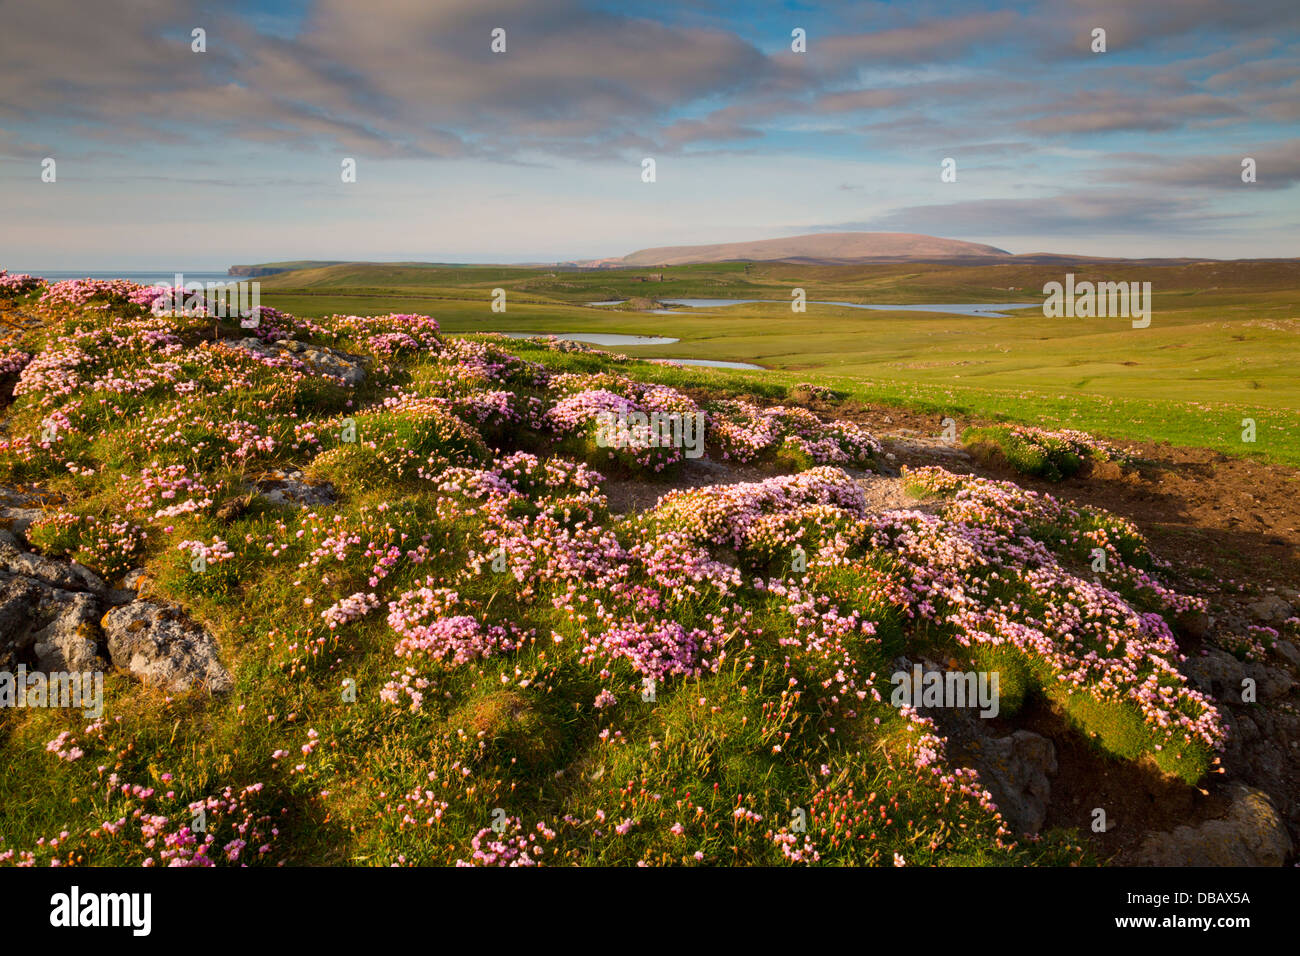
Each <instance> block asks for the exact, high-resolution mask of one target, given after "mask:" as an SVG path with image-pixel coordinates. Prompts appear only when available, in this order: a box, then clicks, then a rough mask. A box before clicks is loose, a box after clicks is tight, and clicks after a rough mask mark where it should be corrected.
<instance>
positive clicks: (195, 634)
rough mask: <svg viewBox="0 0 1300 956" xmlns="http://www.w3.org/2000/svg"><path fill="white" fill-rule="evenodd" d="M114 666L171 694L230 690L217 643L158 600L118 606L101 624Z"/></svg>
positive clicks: (197, 626)
mask: <svg viewBox="0 0 1300 956" xmlns="http://www.w3.org/2000/svg"><path fill="white" fill-rule="evenodd" d="M100 624H101V626H102V627H103V629H104V634H105V636H106V638H107V640H108V652H109V655H110V657H111V658H112V661H113V664H114V665H115V666H116V667H120V668H121V669H123V670H125V671H129V672H130V673H131V674H133V675H135V676H136V677H139V678H140V679H141V680H142V681H144V682H145V683H146V684H149V685H151V686H153V687H158V688H161V689H163V690H166V691H168V692H170V693H180V692H182V691H186V690H192V689H203V690H207V691H209V692H210V693H222V692H224V691H228V690H230V688H231V687H232V686H233V682H232V681H231V679H230V674H229V672H228V671H227V670H226V668H225V667H224V666H223V665H222V663H221V659H220V657H219V656H218V651H217V642H216V641H215V640H214V639H213V637H212V635H211V634H209V633H208V632H207V631H206V630H204V629H203V628H202V627H201V626H199V625H198V624H195V623H194V622H192V621H190V620H189V619H188V618H186V617H185V615H184V613H183V612H182V611H181V610H180V608H177V607H174V606H171V605H167V604H161V603H158V602H155V601H133V602H131V603H130V604H127V605H124V606H122V607H115V608H113V609H112V610H111V611H109V612H108V613H107V614H105V615H104V619H103V620H102V621H101V622H100Z"/></svg>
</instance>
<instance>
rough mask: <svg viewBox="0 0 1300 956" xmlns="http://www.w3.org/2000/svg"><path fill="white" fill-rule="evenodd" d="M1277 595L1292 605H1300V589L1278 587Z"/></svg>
mask: <svg viewBox="0 0 1300 956" xmlns="http://www.w3.org/2000/svg"><path fill="white" fill-rule="evenodd" d="M1277 593H1278V596H1279V597H1280V598H1282V600H1284V601H1286V602H1287V603H1288V604H1290V605H1291V606H1292V607H1300V591H1297V590H1296V589H1295V588H1285V587H1282V588H1278V589H1277Z"/></svg>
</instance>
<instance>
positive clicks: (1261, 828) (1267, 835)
mask: <svg viewBox="0 0 1300 956" xmlns="http://www.w3.org/2000/svg"><path fill="white" fill-rule="evenodd" d="M1290 852H1291V836H1290V834H1288V833H1287V829H1286V825H1285V823H1284V822H1283V820H1282V817H1281V815H1280V814H1279V813H1278V812H1277V809H1276V808H1275V807H1274V805H1273V801H1272V799H1270V798H1269V796H1268V794H1266V793H1264V792H1263V791H1262V790H1255V789H1253V788H1251V787H1246V786H1242V785H1240V784H1238V785H1237V786H1236V787H1235V788H1234V790H1233V798H1232V805H1231V807H1229V809H1228V815H1227V816H1226V817H1224V818H1223V819H1222V820H1207V821H1206V822H1204V823H1201V824H1200V825H1198V826H1194V827H1191V826H1186V827H1178V828H1177V829H1175V830H1173V831H1172V832H1170V833H1151V834H1148V835H1147V836H1146V837H1145V838H1144V839H1143V841H1142V844H1141V845H1140V846H1139V847H1138V850H1137V854H1136V861H1137V863H1138V864H1139V865H1141V866H1281V865H1282V864H1283V863H1284V862H1285V861H1286V858H1287V856H1288V855H1289V854H1290Z"/></svg>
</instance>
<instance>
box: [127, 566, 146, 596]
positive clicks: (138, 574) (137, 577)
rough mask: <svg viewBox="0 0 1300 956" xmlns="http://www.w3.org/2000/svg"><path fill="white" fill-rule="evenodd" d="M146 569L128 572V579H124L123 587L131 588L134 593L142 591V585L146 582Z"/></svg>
mask: <svg viewBox="0 0 1300 956" xmlns="http://www.w3.org/2000/svg"><path fill="white" fill-rule="evenodd" d="M144 576H145V571H144V568H136V569H134V570H132V571H128V572H126V577H124V578H123V579H122V587H124V588H130V589H131V590H132V591H138V590H140V584H141V582H142V581H143V580H144Z"/></svg>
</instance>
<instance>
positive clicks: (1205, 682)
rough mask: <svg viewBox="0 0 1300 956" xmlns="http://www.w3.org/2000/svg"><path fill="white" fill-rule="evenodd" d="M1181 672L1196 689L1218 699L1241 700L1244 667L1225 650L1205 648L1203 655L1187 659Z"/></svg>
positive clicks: (1238, 701) (1244, 673)
mask: <svg viewBox="0 0 1300 956" xmlns="http://www.w3.org/2000/svg"><path fill="white" fill-rule="evenodd" d="M1183 673H1185V674H1186V675H1187V679H1188V680H1189V681H1191V683H1192V686H1193V687H1195V688H1196V689H1197V690H1199V691H1202V692H1204V693H1207V694H1210V695H1212V696H1213V697H1215V698H1217V699H1219V700H1229V701H1235V702H1237V703H1240V702H1241V681H1242V678H1244V677H1245V676H1246V668H1245V665H1244V664H1242V662H1241V661H1239V660H1237V659H1236V658H1235V657H1233V656H1232V655H1231V654H1229V653H1228V652H1227V651H1223V650H1220V649H1219V648H1217V647H1211V648H1207V649H1206V653H1205V654H1204V655H1203V656H1200V657H1189V658H1188V659H1187V661H1186V662H1185V663H1184V664H1183Z"/></svg>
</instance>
